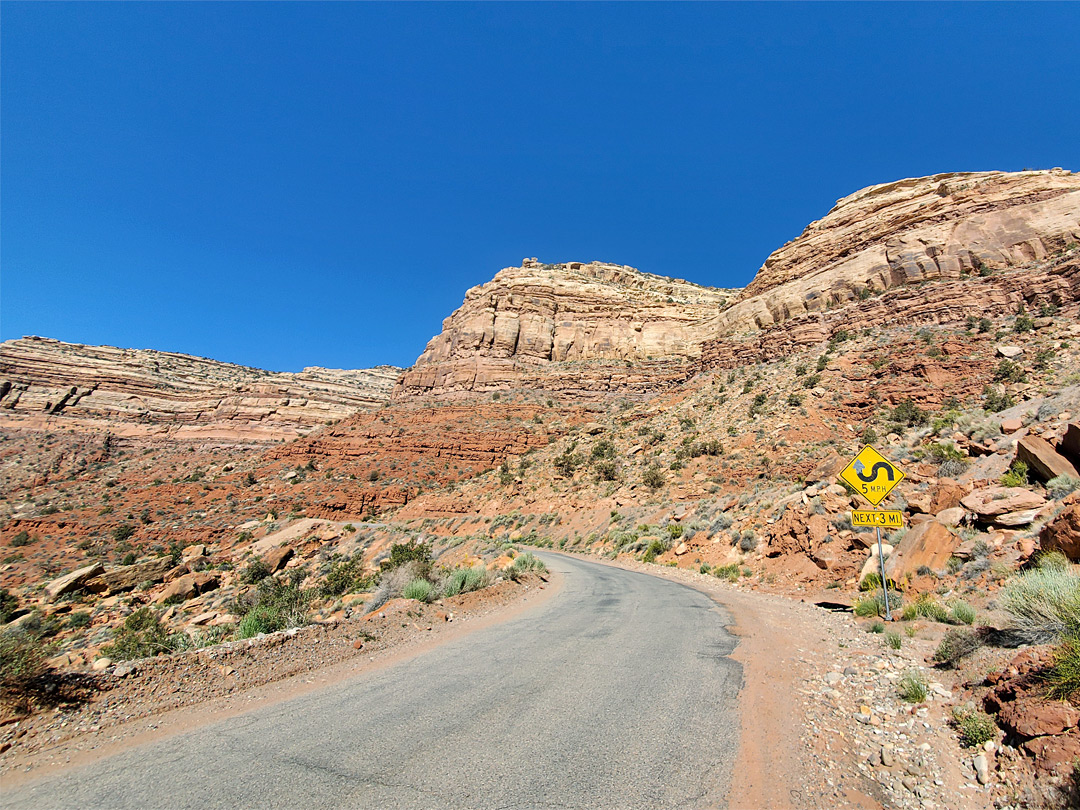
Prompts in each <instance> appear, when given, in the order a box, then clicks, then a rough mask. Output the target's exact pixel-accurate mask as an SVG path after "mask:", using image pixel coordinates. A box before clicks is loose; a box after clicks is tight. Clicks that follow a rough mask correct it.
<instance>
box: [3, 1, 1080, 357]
mask: <svg viewBox="0 0 1080 810" xmlns="http://www.w3.org/2000/svg"><path fill="white" fill-rule="evenodd" d="M2 22H3V25H2V28H0V38H2V43H0V45H2V50H0V70H2V77H3V83H2V86H0V139H2V153H0V215H2V218H0V239H2V242H0V337H2V338H3V339H9V338H13V337H19V336H22V335H24V334H39V335H46V336H50V337H56V338H60V339H62V340H68V341H74V342H82V343H108V344H112V345H120V346H132V347H141V348H157V349H165V350H171V351H183V352H188V353H191V354H197V355H202V356H208V357H213V358H216V359H220V360H227V361H231V362H238V363H244V364H247V365H253V366H259V367H263V368H269V369H275V370H295V369H299V368H301V367H303V366H305V365H322V366H330V367H345V368H355V367H362V366H370V365H375V364H379V363H394V364H398V365H409V364H411V363H412V362H413V361H414V360H415V358H416V357H417V355H418V354H419V353H420V352H421V351H422V350H423V347H424V345H425V343H426V341H427V340H428V339H429V338H430V337H431V336H432V335H434V334H436V333H437V332H438V331H439V329H440V326H441V321H442V319H443V318H444V317H446V316H447V315H449V314H450V313H451V312H452V311H453V310H454V309H455V308H456V307H457V306H458V305H460V303H461V301H462V298H463V297H464V293H465V290H466V289H467V288H468V287H470V286H473V285H475V284H479V283H482V282H484V281H487V280H488V279H490V278H491V276H493V275H494V274H495V272H497V271H498V270H499V269H500V268H502V267H506V266H510V265H516V264H518V262H519V261H520V260H521V259H522V258H523V257H525V256H537V257H539V258H541V259H542V260H543V261H549V262H555V261H567V260H581V261H589V260H592V259H601V260H605V261H612V262H618V263H622V264H629V265H633V266H635V267H638V268H640V269H642V270H646V271H649V272H653V273H660V274H664V275H672V276H678V277H681V278H686V279H689V280H691V281H695V282H698V283H701V284H710V285H714V286H743V285H745V284H746V283H748V282H749V281H750V279H751V278H752V277H753V274H754V272H755V271H756V270H757V268H758V267H759V266H760V265H761V263H762V262H763V261H764V259H765V258H766V256H767V255H768V254H769V253H770V252H771V251H772V250H773V249H775V248H777V247H779V246H780V245H782V244H783V243H784V242H785V241H787V240H789V239H792V238H794V237H795V236H797V235H798V234H799V233H800V232H801V231H802V229H803V227H804V226H805V225H806V224H807V223H809V222H810V221H811V220H814V219H817V218H819V217H821V216H823V215H824V214H825V213H826V212H827V211H828V210H829V208H830V207H831V206H832V204H833V203H834V202H835V200H836V199H838V198H839V197H842V196H844V195H846V194H848V193H850V192H852V191H855V190H856V189H858V188H861V187H863V186H866V185H870V184H873V183H880V182H887V181H890V180H894V179H897V178H900V177H908V176H918V175H924V174H932V173H936V172H944V171H957V170H981V169H1006V170H1018V169H1022V168H1050V167H1053V166H1063V167H1065V168H1069V169H1073V170H1078V169H1080V160H1078V157H1080V155H1078V152H1080V136H1078V133H1080V103H1078V101H1080V48H1078V47H1077V45H1076V43H1077V42H1078V41H1080V10H1078V8H1077V6H1076V5H1074V4H1035V5H1025V4H1021V5H1011V4H1001V3H991V4H954V5H936V4H921V3H920V4H913V5H893V4H859V5H852V4H823V5H790V4H758V5H743V4H727V3H722V4H711V5H698V4H639V3H635V4H614V3H613V4H596V5H594V4H524V3H523V4H511V5H502V4H487V3H485V4H477V5H473V4H464V3H461V4H458V3H454V4H444V5H434V4H389V5H380V4H366V3H365V4H346V3H333V4H325V5H323V4H308V3H298V4H267V5H263V4H257V3H224V4H211V3H181V4H158V3H131V4H103V3H92V4H61V3H16V2H5V3H4V4H3V7H2Z"/></svg>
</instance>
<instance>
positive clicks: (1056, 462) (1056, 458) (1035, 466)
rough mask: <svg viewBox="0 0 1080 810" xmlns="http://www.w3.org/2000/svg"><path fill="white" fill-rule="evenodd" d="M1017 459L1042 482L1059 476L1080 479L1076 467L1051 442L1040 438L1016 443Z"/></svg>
mask: <svg viewBox="0 0 1080 810" xmlns="http://www.w3.org/2000/svg"><path fill="white" fill-rule="evenodd" d="M1016 459H1017V461H1022V462H1024V463H1025V464H1027V466H1028V469H1029V470H1030V471H1031V472H1032V473H1033V474H1034V475H1035V477H1036V478H1038V479H1040V480H1042V481H1049V480H1050V479H1051V478H1056V477H1057V476H1059V475H1070V476H1072V477H1073V478H1080V472H1077V470H1076V467H1074V466H1073V465H1072V463H1071V462H1070V461H1069V460H1068V459H1067V458H1065V456H1063V455H1060V454H1059V453H1058V452H1057V450H1055V449H1054V446H1053V445H1052V444H1050V442H1048V441H1046V439H1040V438H1039V437H1038V436H1024V437H1023V438H1022V439H1020V441H1018V442H1017V443H1016Z"/></svg>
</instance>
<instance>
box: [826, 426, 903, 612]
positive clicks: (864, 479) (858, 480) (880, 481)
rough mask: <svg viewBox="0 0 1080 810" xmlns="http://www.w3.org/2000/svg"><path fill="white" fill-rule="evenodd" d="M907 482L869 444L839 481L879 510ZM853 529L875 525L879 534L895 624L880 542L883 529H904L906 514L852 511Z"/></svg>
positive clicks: (884, 591)
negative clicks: (894, 489)
mask: <svg viewBox="0 0 1080 810" xmlns="http://www.w3.org/2000/svg"><path fill="white" fill-rule="evenodd" d="M903 479H904V471H903V470H901V469H900V468H899V467H897V466H896V465H894V464H893V463H892V462H891V461H889V460H888V459H887V458H885V456H883V455H881V453H879V452H878V451H877V450H875V449H874V448H873V447H871V446H870V445H866V446H865V447H864V448H863V449H862V450H860V451H859V453H858V455H856V456H855V458H853V459H852V460H851V463H850V464H848V465H847V467H845V468H844V471H843V472H841V473H840V480H841V481H843V482H844V483H846V484H847V485H848V486H849V487H851V488H852V489H854V490H855V491H856V492H858V493H859V495H861V496H862V497H863V498H864V499H865V500H867V501H869V502H870V505H871V506H874V507H877V506H878V505H879V504H880V503H881V502H882V501H883V500H885V498H886V497H887V496H888V494H889V493H890V492H892V491H893V488H894V487H895V486H896V485H897V484H899V483H900V482H901V481H902V480H903ZM851 524H852V525H853V526H873V527H874V532H875V533H876V535H877V552H878V567H879V569H880V571H881V595H882V597H883V598H884V602H885V620H886V621H890V622H891V621H892V609H891V608H890V607H889V585H888V582H887V581H886V579H885V549H884V548H883V544H882V542H881V527H882V526H902V525H903V515H902V514H901V513H900V512H899V511H897V510H892V511H886V510H882V509H875V510H874V511H860V510H853V511H852V513H851Z"/></svg>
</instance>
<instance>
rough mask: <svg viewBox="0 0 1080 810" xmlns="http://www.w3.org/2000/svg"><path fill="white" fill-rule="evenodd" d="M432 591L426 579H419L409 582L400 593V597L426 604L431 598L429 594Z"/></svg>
mask: <svg viewBox="0 0 1080 810" xmlns="http://www.w3.org/2000/svg"><path fill="white" fill-rule="evenodd" d="M433 590H434V588H433V587H432V585H431V583H430V582H428V581H427V580H426V579H420V578H419V577H418V578H416V579H414V580H411V581H410V582H409V583H408V584H407V585H406V586H405V587H404V588H403V589H402V591H401V595H402V596H403V597H405V598H406V599H415V600H416V601H418V602H426V601H428V600H429V599H430V598H431V593H432V591H433Z"/></svg>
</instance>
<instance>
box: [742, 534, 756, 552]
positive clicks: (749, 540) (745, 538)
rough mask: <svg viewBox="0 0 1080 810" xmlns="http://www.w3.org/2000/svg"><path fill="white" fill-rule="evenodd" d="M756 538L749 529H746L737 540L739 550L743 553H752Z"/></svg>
mask: <svg viewBox="0 0 1080 810" xmlns="http://www.w3.org/2000/svg"><path fill="white" fill-rule="evenodd" d="M757 544H758V541H757V536H756V535H755V534H754V532H753V531H752V530H750V529H746V530H745V531H744V532H743V533H742V537H741V538H739V550H740V551H744V552H750V551H753V550H754V549H755V548H757Z"/></svg>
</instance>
